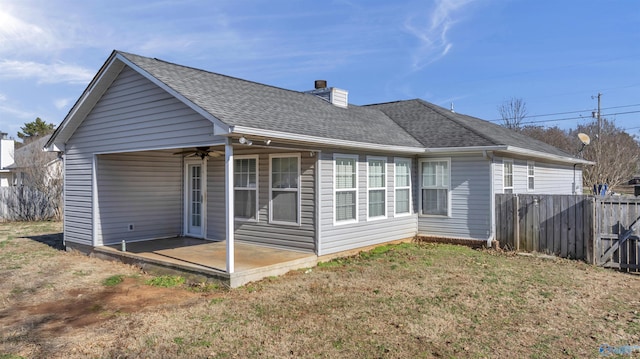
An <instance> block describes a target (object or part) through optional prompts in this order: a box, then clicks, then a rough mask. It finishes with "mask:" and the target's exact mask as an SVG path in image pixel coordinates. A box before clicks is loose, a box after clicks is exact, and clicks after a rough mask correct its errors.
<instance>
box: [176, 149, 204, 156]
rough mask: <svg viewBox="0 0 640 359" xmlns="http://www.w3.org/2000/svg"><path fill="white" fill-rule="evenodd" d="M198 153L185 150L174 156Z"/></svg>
mask: <svg viewBox="0 0 640 359" xmlns="http://www.w3.org/2000/svg"><path fill="white" fill-rule="evenodd" d="M197 152H198V151H194V150H184V151H179V152H174V153H173V154H174V155H185V154H189V153H197Z"/></svg>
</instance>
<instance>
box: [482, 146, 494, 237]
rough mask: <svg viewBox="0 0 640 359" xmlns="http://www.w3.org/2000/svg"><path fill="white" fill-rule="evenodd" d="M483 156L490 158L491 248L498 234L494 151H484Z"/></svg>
mask: <svg viewBox="0 0 640 359" xmlns="http://www.w3.org/2000/svg"><path fill="white" fill-rule="evenodd" d="M482 156H483V157H484V159H486V160H490V161H491V162H490V163H489V208H490V211H489V212H490V213H489V222H490V224H489V228H490V229H489V237H488V238H487V248H491V245H492V242H493V240H494V239H495V236H496V194H495V193H494V189H493V182H494V180H495V179H494V173H493V172H494V171H493V167H494V157H493V153H492V152H490V151H482Z"/></svg>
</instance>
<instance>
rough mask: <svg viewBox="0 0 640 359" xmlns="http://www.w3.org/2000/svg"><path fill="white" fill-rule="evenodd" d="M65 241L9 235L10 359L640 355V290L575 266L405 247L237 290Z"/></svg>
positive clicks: (50, 228) (24, 230) (4, 310)
mask: <svg viewBox="0 0 640 359" xmlns="http://www.w3.org/2000/svg"><path fill="white" fill-rule="evenodd" d="M60 231H61V226H60V224H59V223H50V222H41V223H10V224H6V223H4V224H3V223H0V278H2V279H0V329H1V330H0V358H2V359H5V358H21V357H24V358H40V357H43V358H44V357H46V358H85V357H95V358H112V357H119V358H139V357H149V358H161V357H162V358H177V357H192V358H207V357H208V358H254V357H265V358H283V357H291V358H298V357H302V358H318V357H319V358H434V357H445V358H450V357H464V358H485V357H495V358H558V357H568V358H572V357H573V358H585V357H590V358H597V357H601V353H599V349H600V347H601V345H603V344H608V345H610V347H609V348H608V349H607V350H606V351H607V353H605V354H611V355H610V356H608V357H613V358H615V357H621V358H622V357H624V358H628V357H629V355H628V354H626V355H623V354H615V353H610V352H613V351H617V352H618V353H621V352H624V351H625V350H626V349H629V347H625V346H629V345H640V281H639V279H640V278H638V277H637V276H636V275H633V274H623V273H618V272H615V271H611V270H605V269H601V268H597V267H593V266H590V265H587V264H585V263H582V262H577V261H569V260H561V259H551V260H550V259H541V258H536V257H524V256H517V255H514V254H512V253H502V252H496V251H488V250H485V251H480V250H473V249H470V248H466V247H461V246H453V245H442V244H419V243H416V244H401V245H394V246H383V247H379V248H377V249H375V250H373V251H371V252H367V253H361V254H360V255H358V256H355V257H350V258H345V259H339V260H334V261H331V262H327V263H322V264H320V265H319V266H318V267H316V268H311V269H307V270H300V271H294V272H290V273H289V274H287V275H284V276H281V277H277V278H269V279H266V280H263V281H260V282H257V283H250V284H248V285H246V286H245V287H242V288H238V289H232V290H230V289H226V288H219V287H216V286H211V285H205V284H203V283H188V282H184V281H183V280H182V279H181V278H175V277H152V276H149V275H147V274H144V273H141V272H140V271H139V270H138V269H136V268H134V267H131V266H127V265H124V264H120V263H115V262H106V261H102V260H98V259H95V258H89V257H87V256H83V255H79V254H74V253H67V252H63V251H60V250H57V249H55V248H53V247H52V246H51V245H48V244H47V243H49V244H51V241H49V240H50V239H51V238H55V235H53V236H45V234H52V233H59V232H60ZM24 237H29V238H24ZM43 242H46V243H43ZM639 354H640V352H634V353H632V354H631V355H632V356H634V355H636V356H637V355H639Z"/></svg>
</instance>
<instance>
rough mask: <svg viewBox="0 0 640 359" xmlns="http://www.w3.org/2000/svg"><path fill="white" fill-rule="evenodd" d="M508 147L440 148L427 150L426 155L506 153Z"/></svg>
mask: <svg viewBox="0 0 640 359" xmlns="http://www.w3.org/2000/svg"><path fill="white" fill-rule="evenodd" d="M506 149H507V146H471V147H438V148H427V149H425V151H424V152H425V153H464V152H482V151H504V150H506Z"/></svg>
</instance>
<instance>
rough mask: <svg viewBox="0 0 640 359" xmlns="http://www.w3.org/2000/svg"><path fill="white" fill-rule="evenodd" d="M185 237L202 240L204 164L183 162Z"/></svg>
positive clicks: (203, 224) (204, 197)
mask: <svg viewBox="0 0 640 359" xmlns="http://www.w3.org/2000/svg"><path fill="white" fill-rule="evenodd" d="M184 194H185V201H184V202H185V206H184V208H185V214H184V220H185V235H188V236H192V237H198V238H204V236H205V228H206V225H205V224H206V212H207V211H206V208H207V196H206V194H207V176H206V162H205V161H203V160H200V159H198V160H192V159H189V160H186V161H185V192H184Z"/></svg>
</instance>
